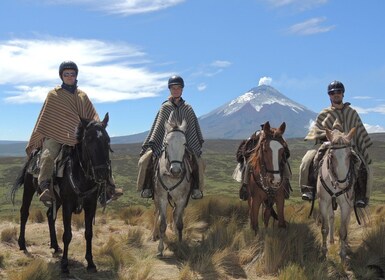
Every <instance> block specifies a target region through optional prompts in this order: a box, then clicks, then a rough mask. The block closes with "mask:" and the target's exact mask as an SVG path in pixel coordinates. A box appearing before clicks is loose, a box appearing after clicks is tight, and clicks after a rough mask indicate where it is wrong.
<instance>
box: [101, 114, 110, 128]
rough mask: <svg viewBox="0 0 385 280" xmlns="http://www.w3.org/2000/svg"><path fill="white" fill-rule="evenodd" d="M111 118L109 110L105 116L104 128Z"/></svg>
mask: <svg viewBox="0 0 385 280" xmlns="http://www.w3.org/2000/svg"><path fill="white" fill-rule="evenodd" d="M109 120H110V116H109V115H108V112H107V113H106V115H105V116H104V119H103V121H102V125H103V126H104V128H106V127H107V124H108V121H109Z"/></svg>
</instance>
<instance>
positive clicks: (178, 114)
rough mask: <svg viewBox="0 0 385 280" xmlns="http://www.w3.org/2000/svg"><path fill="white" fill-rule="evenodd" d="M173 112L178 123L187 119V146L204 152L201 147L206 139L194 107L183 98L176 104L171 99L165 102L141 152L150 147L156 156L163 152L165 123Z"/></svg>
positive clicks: (194, 150) (195, 150)
mask: <svg viewBox="0 0 385 280" xmlns="http://www.w3.org/2000/svg"><path fill="white" fill-rule="evenodd" d="M171 112H173V118H175V120H176V121H177V122H178V123H182V121H183V119H185V120H186V122H187V128H186V141H187V143H186V144H187V147H188V148H189V149H190V150H191V151H192V152H193V153H194V154H196V155H197V156H200V155H201V153H202V151H201V149H202V144H203V142H204V140H203V137H202V132H201V129H200V126H199V123H198V119H197V117H196V115H195V113H194V110H193V109H192V107H191V106H190V105H189V104H187V103H185V101H184V100H183V99H182V98H181V99H180V100H179V103H178V104H175V103H174V102H172V101H170V100H167V101H165V102H163V104H162V106H161V108H160V110H159V112H158V113H157V115H156V117H155V120H154V123H153V124H152V126H151V129H150V132H149V133H148V135H147V137H146V139H145V141H144V142H143V145H142V151H141V153H140V154H141V155H142V154H144V153H145V152H146V151H147V149H148V148H150V147H151V149H152V150H153V152H154V154H155V155H156V156H159V155H160V154H161V151H162V148H163V140H164V137H165V123H166V122H167V121H168V119H169V117H170V114H171Z"/></svg>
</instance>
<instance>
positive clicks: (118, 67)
mask: <svg viewBox="0 0 385 280" xmlns="http://www.w3.org/2000/svg"><path fill="white" fill-rule="evenodd" d="M63 54H65V55H63ZM63 60H73V61H75V62H76V64H77V65H78V67H79V77H78V79H79V87H80V88H82V89H83V90H84V91H86V92H87V94H88V95H89V97H90V98H91V99H92V100H94V101H96V102H114V101H119V100H128V99H139V98H144V97H150V96H156V95H158V93H159V92H160V91H162V90H164V89H165V88H166V82H167V81H166V80H167V78H168V77H169V76H170V73H156V72H152V71H151V70H149V69H148V68H146V65H147V64H148V63H149V61H148V59H147V58H146V54H145V53H144V52H143V51H141V50H140V49H138V48H136V47H133V46H130V45H127V44H115V43H107V42H103V41H98V40H79V39H76V40H75V39H71V38H47V39H45V40H43V39H41V40H22V39H20V40H11V41H0V61H1V64H2V66H1V67H0V86H4V87H5V86H6V87H7V90H6V92H4V90H2V91H1V92H0V94H7V96H6V97H5V98H4V99H5V100H6V101H8V102H17V103H26V102H42V101H43V100H44V99H45V97H46V95H47V92H48V91H47V90H48V89H51V88H53V87H54V86H55V85H57V84H60V83H61V80H60V79H59V74H58V68H59V65H60V63H61V62H62V61H63ZM21 77H22V78H21Z"/></svg>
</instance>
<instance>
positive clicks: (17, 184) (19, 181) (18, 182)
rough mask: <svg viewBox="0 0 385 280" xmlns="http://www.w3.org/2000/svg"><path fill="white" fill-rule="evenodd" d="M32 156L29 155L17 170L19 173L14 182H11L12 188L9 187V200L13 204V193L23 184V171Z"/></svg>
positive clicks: (24, 171)
mask: <svg viewBox="0 0 385 280" xmlns="http://www.w3.org/2000/svg"><path fill="white" fill-rule="evenodd" d="M31 159H32V157H30V158H29V159H28V160H27V162H26V163H25V164H24V165H23V168H22V169H21V171H20V172H19V174H18V175H17V177H16V180H15V183H13V186H12V189H11V201H12V204H13V205H15V195H16V192H17V190H18V189H20V188H21V186H22V185H24V178H25V173H26V172H27V168H28V165H29V162H30V161H31Z"/></svg>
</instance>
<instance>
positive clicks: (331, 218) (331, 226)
mask: <svg viewBox="0 0 385 280" xmlns="http://www.w3.org/2000/svg"><path fill="white" fill-rule="evenodd" d="M329 243H330V244H334V211H333V209H332V207H329Z"/></svg>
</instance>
